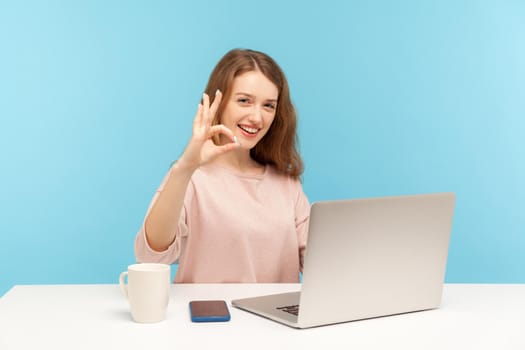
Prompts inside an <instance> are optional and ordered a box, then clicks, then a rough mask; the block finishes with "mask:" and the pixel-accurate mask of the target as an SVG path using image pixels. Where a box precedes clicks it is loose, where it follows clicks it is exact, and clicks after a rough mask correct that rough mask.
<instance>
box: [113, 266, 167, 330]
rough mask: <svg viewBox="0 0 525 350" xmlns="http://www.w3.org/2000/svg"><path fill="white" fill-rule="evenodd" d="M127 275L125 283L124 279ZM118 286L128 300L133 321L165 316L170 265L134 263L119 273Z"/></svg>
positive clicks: (159, 318)
mask: <svg viewBox="0 0 525 350" xmlns="http://www.w3.org/2000/svg"><path fill="white" fill-rule="evenodd" d="M126 276H128V283H127V285H126V284H125V282H124V279H125V278H126ZM119 283H120V288H121V289H122V293H124V295H125V296H126V298H127V299H128V301H129V305H130V308H131V316H132V318H133V320H135V322H140V323H153V322H160V321H162V320H164V319H165V318H166V309H167V308H168V301H169V293H170V266H169V265H166V264H150V263H144V264H134V265H129V266H128V271H124V272H122V273H121V274H120V278H119Z"/></svg>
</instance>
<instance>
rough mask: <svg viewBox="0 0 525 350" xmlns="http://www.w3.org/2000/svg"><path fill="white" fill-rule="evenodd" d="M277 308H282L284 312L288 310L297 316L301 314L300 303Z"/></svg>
mask: <svg viewBox="0 0 525 350" xmlns="http://www.w3.org/2000/svg"><path fill="white" fill-rule="evenodd" d="M277 310H282V311H284V312H288V313H289V314H292V315H295V316H298V315H299V305H290V306H281V307H278V308H277Z"/></svg>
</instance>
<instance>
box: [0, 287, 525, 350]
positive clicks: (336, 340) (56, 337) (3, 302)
mask: <svg viewBox="0 0 525 350" xmlns="http://www.w3.org/2000/svg"><path fill="white" fill-rule="evenodd" d="M298 289H299V285H296V284H258V285H255V284H222V285H218V284H207V285H206V284H194V285H189V284H187V285H173V286H172V289H171V300H170V304H169V308H168V314H167V319H166V320H165V321H163V322H161V323H156V324H137V323H134V322H133V321H132V320H131V317H130V315H129V308H128V304H127V301H126V300H125V299H124V297H123V296H122V294H121V292H120V289H119V286H118V285H52V286H15V287H14V288H12V289H11V290H10V291H9V292H8V293H7V294H6V295H4V297H3V298H1V299H0V349H1V350H10V349H68V350H69V349H97V350H98V349H149V350H157V349H170V350H178V349H284V348H285V346H289V348H291V349H298V348H305V349H321V350H328V349H340V348H344V349H403V350H405V349H418V350H419V349H425V350H426V349H465V350H467V349H476V350H479V349H491V350H493V349H505V350H509V349H521V350H523V349H525V285H468V284H448V285H446V286H445V289H444V292H443V303H442V307H441V309H438V310H431V311H424V312H417V313H411V314H405V315H399V316H392V317H383V318H377V319H371V320H365V321H357V322H350V323H344V324H338V325H332V326H325V327H319V328H312V329H306V330H296V329H293V328H289V327H287V326H284V325H281V324H279V323H276V322H273V321H270V320H267V319H263V318H261V317H258V316H255V315H252V314H250V313H247V312H244V311H242V310H238V309H235V308H232V307H230V309H231V310H230V311H231V314H232V319H231V321H230V322H227V323H207V324H197V323H191V322H190V319H189V312H188V302H189V301H190V300H193V299H225V300H227V301H228V303H229V302H230V300H232V299H235V298H240V297H248V296H254V295H259V294H264V293H276V292H283V291H293V290H298Z"/></svg>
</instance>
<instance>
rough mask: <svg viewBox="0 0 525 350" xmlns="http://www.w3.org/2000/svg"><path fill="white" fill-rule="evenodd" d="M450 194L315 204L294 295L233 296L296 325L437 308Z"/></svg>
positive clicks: (260, 312)
mask: <svg viewBox="0 0 525 350" xmlns="http://www.w3.org/2000/svg"><path fill="white" fill-rule="evenodd" d="M454 205H455V195H454V193H435V194H423V195H411V196H394V197H382V198H369V199H350V200H336V201H322V202H315V203H313V204H312V206H311V212H310V223H309V228H308V230H309V231H308V244H307V248H306V254H305V258H304V259H305V260H304V267H303V280H302V286H301V291H300V292H292V293H283V294H275V295H266V296H259V297H252V298H244V299H237V300H232V305H233V306H234V307H237V308H239V309H243V310H245V311H249V312H252V313H254V314H258V315H260V316H263V317H266V318H269V319H272V320H275V321H278V322H281V323H283V324H286V325H288V326H291V327H295V328H309V327H316V326H323V325H329V324H335V323H341V322H348V321H356V320H363V319H369V318H375V317H381V316H389V315H397V314H403V313H408V312H414V311H422V310H430V309H435V308H438V307H439V306H440V303H441V295H442V289H443V283H444V279H445V270H446V263H447V256H448V246H449V240H450V232H451V228H452V217H453V212H454Z"/></svg>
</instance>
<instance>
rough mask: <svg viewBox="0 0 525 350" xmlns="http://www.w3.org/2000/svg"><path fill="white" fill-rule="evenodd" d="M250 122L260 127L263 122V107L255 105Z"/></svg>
mask: <svg viewBox="0 0 525 350" xmlns="http://www.w3.org/2000/svg"><path fill="white" fill-rule="evenodd" d="M248 120H249V121H250V122H251V123H253V124H255V125H259V124H260V123H261V122H262V107H261V106H257V105H254V106H253V108H252V113H250V117H249V118H248Z"/></svg>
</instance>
